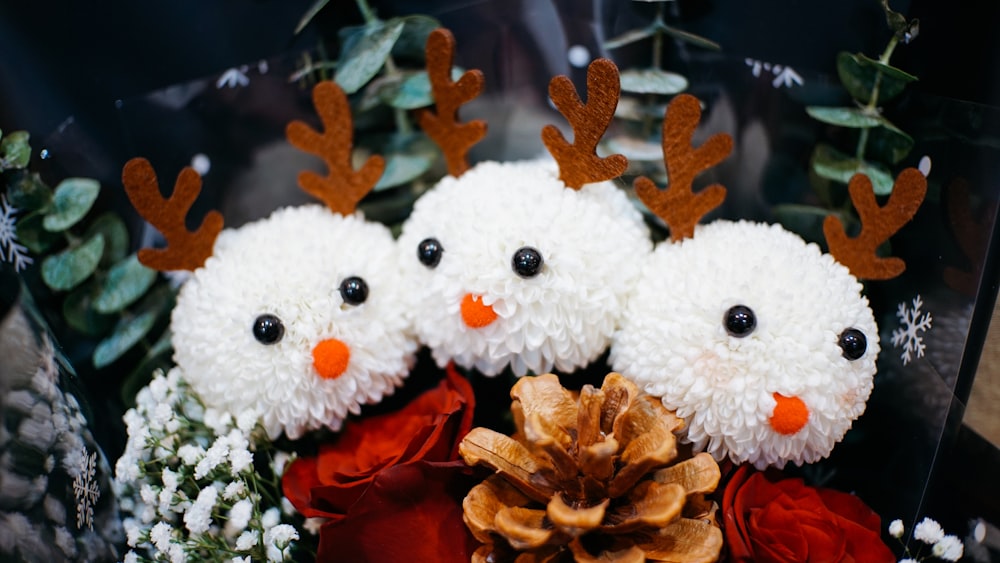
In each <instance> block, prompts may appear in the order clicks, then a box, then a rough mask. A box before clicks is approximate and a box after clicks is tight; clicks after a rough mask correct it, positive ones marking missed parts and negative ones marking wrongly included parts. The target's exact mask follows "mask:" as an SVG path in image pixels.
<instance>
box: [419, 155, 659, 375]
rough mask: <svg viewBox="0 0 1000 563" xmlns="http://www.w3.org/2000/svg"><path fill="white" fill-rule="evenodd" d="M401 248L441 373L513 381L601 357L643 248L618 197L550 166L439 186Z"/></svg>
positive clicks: (519, 165) (493, 167)
mask: <svg viewBox="0 0 1000 563" xmlns="http://www.w3.org/2000/svg"><path fill="white" fill-rule="evenodd" d="M399 245H400V253H401V259H402V263H403V268H404V270H405V274H406V276H407V277H406V279H407V285H408V287H409V288H410V289H411V291H412V292H413V293H414V294H415V296H416V302H415V305H414V313H415V326H416V330H417V334H418V337H419V338H420V340H421V341H422V342H423V343H424V344H426V345H427V346H428V347H429V348H430V350H431V352H432V354H433V356H434V358H435V360H436V361H437V363H438V364H439V365H441V366H444V365H446V364H447V363H448V362H450V361H454V362H455V363H456V364H458V365H460V366H462V367H465V368H473V367H474V368H476V369H478V370H479V371H480V372H482V373H483V374H485V375H496V374H497V373H499V372H501V371H503V370H504V369H505V368H507V367H510V369H511V370H512V371H513V372H514V373H515V374H517V375H519V376H520V375H525V374H526V373H529V372H530V373H535V374H540V373H546V372H548V371H551V370H552V369H553V367H555V368H556V369H558V370H560V371H563V372H571V371H573V370H575V369H577V368H580V367H582V366H585V365H587V364H588V363H590V362H592V361H594V360H595V359H597V357H598V356H600V355H601V354H602V353H603V352H604V351H605V350H606V349H607V347H608V345H609V344H610V339H611V335H612V334H613V333H614V330H615V328H616V325H617V321H618V316H619V314H620V312H621V310H622V307H623V306H624V304H625V297H626V294H627V293H628V291H629V290H630V288H631V287H632V285H633V283H634V282H635V280H636V279H637V277H638V273H639V269H640V265H641V263H642V262H643V260H644V259H645V257H646V256H647V255H648V253H649V252H650V248H651V243H650V242H649V231H648V229H647V228H646V226H645V224H644V223H643V221H642V216H641V214H640V213H639V212H638V211H637V210H636V209H635V207H634V206H633V205H632V204H631V203H630V202H629V201H628V199H627V198H626V196H625V195H624V193H623V192H622V190H620V189H618V188H617V187H616V186H615V185H614V184H613V183H611V182H600V183H594V184H588V185H585V186H583V188H582V189H580V190H579V191H577V190H573V189H570V188H567V187H566V186H565V184H563V182H562V181H560V180H559V178H558V170H557V168H556V165H555V163H554V162H553V161H551V160H536V161H525V162H506V163H498V162H483V163H480V164H478V165H476V166H475V167H473V168H472V169H470V170H468V171H467V172H465V173H464V174H463V175H462V176H461V177H459V178H455V177H453V176H448V177H446V178H444V179H443V180H441V181H440V182H439V183H438V184H437V185H436V186H435V187H434V188H433V189H431V190H430V191H428V192H427V193H426V194H424V195H423V196H422V197H421V198H420V199H419V200H418V201H417V203H416V204H415V205H414V208H413V212H412V214H411V215H410V217H409V219H408V220H407V221H406V223H404V225H403V232H402V235H401V236H400V239H399Z"/></svg>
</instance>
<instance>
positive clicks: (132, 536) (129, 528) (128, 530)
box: [122, 518, 142, 547]
mask: <svg viewBox="0 0 1000 563" xmlns="http://www.w3.org/2000/svg"><path fill="white" fill-rule="evenodd" d="M122 527H123V528H125V541H126V542H127V543H128V546H129V547H135V546H137V545H139V542H141V541H142V528H140V527H139V523H138V522H136V520H135V518H124V519H122Z"/></svg>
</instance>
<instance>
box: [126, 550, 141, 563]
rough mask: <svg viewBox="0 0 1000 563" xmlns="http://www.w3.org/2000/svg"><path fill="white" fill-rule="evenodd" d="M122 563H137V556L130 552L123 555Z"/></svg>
mask: <svg viewBox="0 0 1000 563" xmlns="http://www.w3.org/2000/svg"><path fill="white" fill-rule="evenodd" d="M123 561H124V563H139V556H138V555H136V553H135V552H134V551H132V550H129V552H128V553H126V554H125V559H124V560H123Z"/></svg>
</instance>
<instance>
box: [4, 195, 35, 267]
mask: <svg viewBox="0 0 1000 563" xmlns="http://www.w3.org/2000/svg"><path fill="white" fill-rule="evenodd" d="M16 214H17V208H16V207H14V206H12V205H10V204H9V203H7V196H5V195H0V260H2V261H4V262H9V263H11V264H13V265H14V270H16V271H20V270H23V269H24V268H27V267H28V264H31V257H30V256H28V249H26V248H25V247H24V246H22V245H21V244H19V243H18V242H17V222H16V221H15V220H14V215H16Z"/></svg>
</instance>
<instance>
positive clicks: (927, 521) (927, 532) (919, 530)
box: [913, 517, 944, 544]
mask: <svg viewBox="0 0 1000 563" xmlns="http://www.w3.org/2000/svg"><path fill="white" fill-rule="evenodd" d="M913 537H915V538H917V539H918V540H920V541H922V542H924V543H927V544H935V543H937V542H939V541H941V538H943V537H944V530H942V529H941V524H938V523H937V520H934V519H932V518H928V517H924V519H923V520H921V521H920V523H919V524H917V527H916V528H914V529H913Z"/></svg>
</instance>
